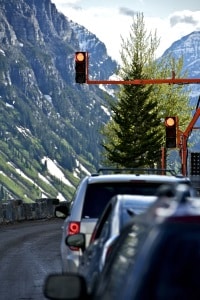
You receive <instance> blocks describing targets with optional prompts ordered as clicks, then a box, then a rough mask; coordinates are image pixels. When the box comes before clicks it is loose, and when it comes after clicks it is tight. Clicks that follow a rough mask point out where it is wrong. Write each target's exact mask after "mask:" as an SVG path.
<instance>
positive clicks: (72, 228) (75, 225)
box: [67, 222, 80, 235]
mask: <svg viewBox="0 0 200 300" xmlns="http://www.w3.org/2000/svg"><path fill="white" fill-rule="evenodd" d="M79 232H80V222H70V223H69V226H68V232H67V234H69V235H72V234H76V233H79Z"/></svg>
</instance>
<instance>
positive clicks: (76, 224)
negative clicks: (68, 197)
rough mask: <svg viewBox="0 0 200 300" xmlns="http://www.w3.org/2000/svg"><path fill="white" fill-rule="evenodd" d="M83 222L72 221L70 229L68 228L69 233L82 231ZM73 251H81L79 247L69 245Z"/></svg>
mask: <svg viewBox="0 0 200 300" xmlns="http://www.w3.org/2000/svg"><path fill="white" fill-rule="evenodd" d="M80 227H81V224H80V222H70V223H69V226H68V229H67V235H72V234H76V233H79V232H80ZM69 248H70V249H71V250H72V251H79V248H77V247H69Z"/></svg>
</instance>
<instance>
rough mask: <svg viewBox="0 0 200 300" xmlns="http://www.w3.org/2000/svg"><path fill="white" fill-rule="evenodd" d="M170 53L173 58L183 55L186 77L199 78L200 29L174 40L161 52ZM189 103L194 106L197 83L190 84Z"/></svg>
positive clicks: (196, 96)
mask: <svg viewBox="0 0 200 300" xmlns="http://www.w3.org/2000/svg"><path fill="white" fill-rule="evenodd" d="M170 53H172V54H173V57H174V58H180V57H183V66H184V67H183V72H185V71H186V72H187V74H188V75H187V77H188V78H200V31H194V32H192V33H190V34H188V35H186V36H184V37H182V38H181V39H180V40H178V41H175V42H174V43H173V44H172V45H171V47H169V48H168V49H167V50H166V51H165V52H164V54H163V56H166V55H168V54H170ZM189 88H191V90H192V91H191V104H192V105H194V106H196V104H197V99H198V97H199V95H200V91H199V85H198V84H192V85H190V87H189Z"/></svg>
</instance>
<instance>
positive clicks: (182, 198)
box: [44, 184, 200, 300]
mask: <svg viewBox="0 0 200 300" xmlns="http://www.w3.org/2000/svg"><path fill="white" fill-rule="evenodd" d="M189 193H190V191H189V190H188V186H186V185H182V184H181V185H177V187H176V194H175V196H174V197H171V196H170V197H168V196H164V195H163V194H162V195H161V196H159V197H158V199H157V200H156V202H155V203H154V204H153V205H152V206H150V208H149V209H147V211H146V212H145V213H144V214H141V215H136V216H135V217H133V220H132V223H131V224H128V225H127V226H126V227H125V228H124V229H123V230H122V232H121V233H120V235H119V236H118V238H117V239H116V241H115V243H114V245H113V248H112V251H111V253H110V256H109V260H107V261H106V264H105V266H104V269H103V271H102V272H101V274H100V278H99V280H98V283H97V284H96V288H95V289H94V291H93V293H92V294H90V293H88V291H87V284H86V281H85V279H84V277H83V276H81V275H80V274H76V273H74V274H70V273H67V274H65V275H63V276H64V277H62V276H61V275H59V274H57V275H56V274H51V275H49V276H48V277H47V278H46V281H45V284H44V293H45V295H46V296H48V297H49V299H66V300H69V299H72V291H71V290H70V289H69V290H68V288H70V286H72V284H73V285H74V286H76V287H77V289H76V290H75V288H74V292H73V299H74V300H81V299H90V300H110V299H115V300H121V299H126V300H146V299H150V300H168V299H170V300H176V299H181V300H182V299H183V300H198V299H200V285H199V275H200V239H199V236H200V197H191V196H190V195H189ZM60 280H63V282H64V284H63V286H62V285H61V286H60V287H59V288H60V289H59V292H60V294H59V293H58V290H57V291H55V290H56V281H58V282H60ZM52 286H54V290H53V289H52ZM81 292H83V294H81ZM52 293H54V294H52ZM62 293H63V294H62ZM55 295H56V297H58V298H53V297H52V296H55ZM60 295H62V297H63V298H61V296H60Z"/></svg>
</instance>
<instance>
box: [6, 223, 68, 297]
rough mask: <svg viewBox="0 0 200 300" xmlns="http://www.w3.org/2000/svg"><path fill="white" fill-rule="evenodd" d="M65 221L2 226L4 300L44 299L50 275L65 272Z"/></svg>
mask: <svg viewBox="0 0 200 300" xmlns="http://www.w3.org/2000/svg"><path fill="white" fill-rule="evenodd" d="M62 223H63V220H61V219H52V220H48V221H47V220H39V221H29V222H28V221H26V222H22V223H19V224H9V225H0V266H1V268H0V300H36V299H37V300H43V299H46V298H45V297H44V295H43V284H44V280H45V278H46V276H47V275H48V274H50V273H54V272H61V258H60V240H61V226H62Z"/></svg>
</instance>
